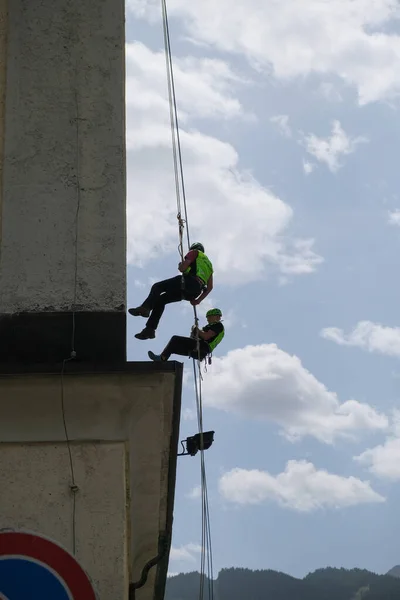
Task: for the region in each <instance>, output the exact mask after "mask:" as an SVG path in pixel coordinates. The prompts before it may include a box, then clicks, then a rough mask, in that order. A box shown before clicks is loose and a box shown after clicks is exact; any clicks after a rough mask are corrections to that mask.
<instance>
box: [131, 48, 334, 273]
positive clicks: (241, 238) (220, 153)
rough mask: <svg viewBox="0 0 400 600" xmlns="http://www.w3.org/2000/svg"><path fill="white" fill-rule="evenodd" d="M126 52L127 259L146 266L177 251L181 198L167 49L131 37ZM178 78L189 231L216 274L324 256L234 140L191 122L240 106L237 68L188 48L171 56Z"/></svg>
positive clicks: (283, 268) (268, 269) (270, 269)
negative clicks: (184, 54) (297, 230)
mask: <svg viewBox="0 0 400 600" xmlns="http://www.w3.org/2000/svg"><path fill="white" fill-rule="evenodd" d="M126 59H127V150H128V157H127V161H128V209H127V211H128V261H129V262H130V263H133V264H135V265H138V266H143V265H144V264H145V263H146V262H147V261H148V260H150V259H151V258H154V257H156V256H159V254H160V253H161V252H162V253H165V252H169V251H170V252H174V251H175V252H176V248H177V236H178V228H177V219H176V213H177V207H176V199H175V185H174V173H173V163H172V151H171V134H170V128H169V110H168V102H167V92H166V82H165V79H166V76H165V65H164V58H163V55H162V54H161V53H154V52H152V51H151V50H149V49H148V48H146V47H145V46H143V44H139V43H135V44H128V46H127V57H126ZM175 79H176V85H177V95H178V98H179V103H178V104H179V109H180V122H181V125H182V128H181V131H180V137H181V145H182V152H183V162H184V170H185V186H186V194H187V198H188V210H189V221H190V232H191V239H192V240H195V239H197V238H201V241H202V242H203V243H204V244H205V245H206V250H207V253H208V254H209V256H210V257H211V258H212V261H213V264H214V268H215V271H216V273H218V279H219V281H220V282H221V281H225V282H229V283H233V284H237V283H243V284H244V283H246V282H248V281H253V280H257V279H261V278H264V277H265V276H267V275H268V274H270V273H277V274H280V273H283V274H285V275H294V274H296V275H300V274H305V273H311V272H313V271H314V270H315V269H316V268H317V266H318V265H319V264H321V262H322V258H321V257H320V256H318V255H317V254H316V252H315V251H314V249H313V240H312V239H296V238H292V237H291V236H290V225H291V222H292V219H293V211H292V209H291V208H290V206H288V205H287V204H285V203H284V202H283V201H282V200H281V199H280V198H278V197H277V196H275V195H274V194H273V193H272V192H271V191H269V190H268V189H266V188H264V187H262V186H261V185H260V183H259V182H258V181H257V180H256V179H255V178H254V177H253V176H252V174H251V173H249V172H246V171H244V170H243V169H241V168H240V161H239V156H238V154H237V152H236V150H235V149H234V148H233V147H232V146H231V145H230V144H228V143H225V142H223V141H221V140H219V139H217V138H215V137H212V136H209V135H204V134H202V133H200V132H199V131H198V130H196V129H194V128H193V127H192V125H191V123H192V120H193V119H198V118H208V119H219V120H220V119H222V118H227V119H228V118H229V119H232V118H237V117H241V116H242V115H244V114H245V111H244V109H243V108H242V106H241V105H240V103H239V102H238V101H237V100H236V99H235V98H234V86H235V85H236V83H237V78H236V77H235V75H234V74H233V73H232V71H231V70H230V69H229V67H228V66H227V65H225V64H224V63H222V62H221V61H213V60H211V59H207V60H206V61H203V60H199V59H193V58H186V59H180V60H177V61H176V67H175ZM233 248H234V252H232V249H233Z"/></svg>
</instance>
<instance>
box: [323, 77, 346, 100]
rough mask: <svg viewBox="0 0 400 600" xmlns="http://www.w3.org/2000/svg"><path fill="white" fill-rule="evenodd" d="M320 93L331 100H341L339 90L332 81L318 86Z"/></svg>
mask: <svg viewBox="0 0 400 600" xmlns="http://www.w3.org/2000/svg"><path fill="white" fill-rule="evenodd" d="M319 91H320V93H321V94H322V95H323V96H324V97H325V98H326V99H327V100H329V101H331V102H341V101H342V100H343V98H342V96H341V94H340V92H339V91H338V90H337V89H336V87H335V86H334V84H333V83H332V82H328V81H326V82H324V83H321V85H320V86H319Z"/></svg>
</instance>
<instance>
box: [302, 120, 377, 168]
mask: <svg viewBox="0 0 400 600" xmlns="http://www.w3.org/2000/svg"><path fill="white" fill-rule="evenodd" d="M366 141H367V139H366V138H364V137H355V138H352V137H350V136H348V135H347V134H346V132H345V131H344V130H343V128H342V126H341V124H340V122H339V121H334V122H333V124H332V133H331V135H330V137H327V138H320V137H318V136H316V135H314V134H313V133H311V134H309V135H307V136H305V139H304V145H305V148H306V150H307V152H308V153H309V154H311V155H312V156H314V157H315V158H316V159H317V160H318V161H319V162H321V163H325V164H326V165H327V167H328V168H329V170H330V171H332V173H336V171H337V170H338V169H339V168H340V166H341V165H340V158H341V157H342V156H346V155H348V154H352V153H353V152H354V151H355V149H356V147H357V146H358V145H359V144H361V143H364V142H366Z"/></svg>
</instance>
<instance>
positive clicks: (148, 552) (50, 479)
mask: <svg viewBox="0 0 400 600" xmlns="http://www.w3.org/2000/svg"><path fill="white" fill-rule="evenodd" d="M169 364H171V363H169ZM127 365H128V367H127V369H128V371H126V372H119V373H108V374H106V373H104V374H100V373H99V374H85V373H72V372H71V373H67V374H66V375H65V376H64V384H63V390H64V406H65V417H66V422H67V428H68V434H69V438H70V440H72V446H71V448H72V457H73V465H74V469H75V479H76V484H77V485H78V487H79V492H78V493H77V495H76V547H77V558H78V560H79V562H80V563H81V564H82V566H83V567H84V568H85V569H86V571H87V572H88V574H89V576H90V577H91V578H92V580H93V581H94V583H95V585H96V587H97V589H98V593H99V600H123V599H127V597H128V596H127V594H128V581H131V582H132V581H137V580H139V579H140V577H141V574H142V570H143V567H144V565H145V563H146V562H147V561H149V560H150V559H152V558H154V557H155V556H157V554H158V541H159V534H160V532H168V531H169V533H170V531H171V527H172V512H171V502H173V490H174V477H175V464H176V452H177V436H178V429H179V412H180V393H179V392H180V384H181V371H178V372H177V373H176V372H175V371H171V369H170V368H169V369H170V372H162V371H159V372H157V370H156V371H155V372H154V370H153V372H148V374H146V373H143V374H140V373H138V372H129V368H130V367H129V365H135V363H127ZM136 365H137V363H136ZM175 438H176V439H175ZM67 450H68V449H67V445H66V443H65V432H64V427H63V416H62V405H61V376H60V374H59V373H58V374H43V375H39V374H32V375H27V374H25V375H18V374H15V375H0V463H1V465H2V469H1V470H0V486H1V489H2V493H1V494H0V529H1V528H24V529H29V530H31V531H32V530H33V531H36V532H38V533H39V534H44V535H47V536H49V537H51V538H53V539H55V541H57V542H59V543H61V544H62V545H64V547H66V548H67V549H68V550H70V551H72V496H71V492H70V488H69V486H70V483H71V475H70V468H69V462H68V461H69V458H68V451H67ZM171 461H172V462H171ZM171 481H172V484H171ZM171 485H172V487H171ZM27 507H29V508H27ZM165 574H166V573H165ZM156 579H157V568H154V569H152V570H151V571H150V574H149V578H148V581H147V583H146V584H145V586H144V587H143V588H141V589H138V590H137V592H136V600H154V598H155V595H154V594H155V584H156ZM0 591H1V590H0Z"/></svg>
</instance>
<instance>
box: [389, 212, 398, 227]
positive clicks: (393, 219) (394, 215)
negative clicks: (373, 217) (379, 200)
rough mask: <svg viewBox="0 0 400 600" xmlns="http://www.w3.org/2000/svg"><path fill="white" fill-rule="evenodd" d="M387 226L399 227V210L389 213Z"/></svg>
mask: <svg viewBox="0 0 400 600" xmlns="http://www.w3.org/2000/svg"><path fill="white" fill-rule="evenodd" d="M388 221H389V225H398V226H400V210H399V209H398V208H396V210H392V211H389V218H388Z"/></svg>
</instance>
